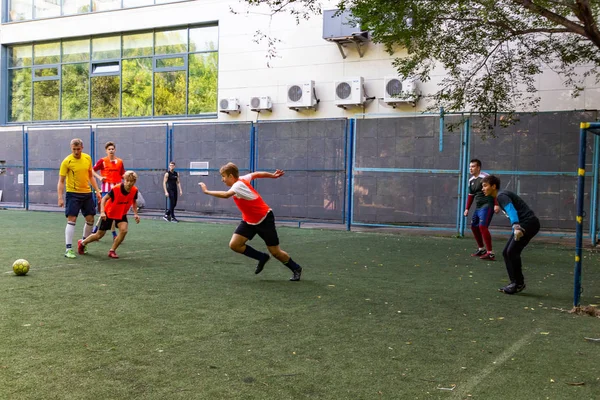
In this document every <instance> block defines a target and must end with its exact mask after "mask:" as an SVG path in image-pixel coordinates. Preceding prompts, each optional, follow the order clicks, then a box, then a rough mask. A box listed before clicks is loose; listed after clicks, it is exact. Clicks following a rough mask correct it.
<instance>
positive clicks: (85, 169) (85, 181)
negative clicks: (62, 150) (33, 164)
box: [59, 153, 92, 193]
mask: <svg viewBox="0 0 600 400" xmlns="http://www.w3.org/2000/svg"><path fill="white" fill-rule="evenodd" d="M91 171H92V157H90V156H89V155H88V154H85V153H81V157H80V158H79V159H77V158H75V157H73V154H69V155H68V156H67V157H66V158H65V159H64V160H63V162H62V163H61V164H60V172H59V175H60V176H66V177H67V179H66V181H67V182H66V187H67V192H73V193H90V192H91V191H92V189H91V188H90V175H91V173H92V172H91Z"/></svg>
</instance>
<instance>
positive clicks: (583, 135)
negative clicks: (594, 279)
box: [573, 122, 600, 307]
mask: <svg viewBox="0 0 600 400" xmlns="http://www.w3.org/2000/svg"><path fill="white" fill-rule="evenodd" d="M588 132H590V133H593V134H595V136H594V154H593V155H594V161H593V171H594V172H593V177H594V179H593V181H592V191H591V193H590V194H591V207H590V233H591V239H592V245H593V246H595V245H596V240H597V228H596V226H597V220H598V215H597V209H598V163H599V154H598V153H599V150H600V122H582V123H580V124H579V167H578V168H577V216H576V220H577V225H576V231H575V233H576V235H575V271H574V277H575V282H574V291H573V292H574V294H573V306H574V307H579V305H580V300H581V292H582V290H581V258H582V257H581V256H582V244H583V217H584V214H585V212H584V209H583V205H584V201H583V197H584V193H585V191H584V189H585V152H586V148H587V133H588Z"/></svg>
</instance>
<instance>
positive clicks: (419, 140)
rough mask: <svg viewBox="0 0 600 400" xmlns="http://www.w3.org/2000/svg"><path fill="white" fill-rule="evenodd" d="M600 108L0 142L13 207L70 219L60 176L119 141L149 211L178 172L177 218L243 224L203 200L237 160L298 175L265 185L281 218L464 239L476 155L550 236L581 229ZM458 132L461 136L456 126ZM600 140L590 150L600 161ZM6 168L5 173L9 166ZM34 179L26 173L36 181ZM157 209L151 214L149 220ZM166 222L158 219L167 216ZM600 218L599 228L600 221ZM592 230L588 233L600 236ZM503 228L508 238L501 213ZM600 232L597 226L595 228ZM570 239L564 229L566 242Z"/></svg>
mask: <svg viewBox="0 0 600 400" xmlns="http://www.w3.org/2000/svg"><path fill="white" fill-rule="evenodd" d="M597 118H598V113H597V112H596V111H581V112H579V111H571V112H552V113H538V114H522V115H520V121H519V122H518V123H517V124H515V125H512V126H510V127H508V128H504V129H497V130H496V132H497V135H496V137H487V138H484V137H483V136H482V135H481V132H477V131H474V130H473V128H472V126H473V122H475V121H476V116H475V117H472V116H468V115H462V114H460V115H450V116H448V115H446V116H444V118H443V119H442V118H441V117H440V116H439V115H412V116H401V117H387V116H380V115H379V116H378V115H373V116H371V115H361V116H358V117H357V118H352V119H345V118H340V119H321V120H318V119H317V120H293V121H260V122H256V123H250V122H240V123H231V122H228V123H218V122H207V123H173V124H166V123H165V124H143V125H141V124H140V125H135V124H131V125H99V126H95V127H93V126H89V125H83V126H36V127H22V128H21V127H19V128H15V129H14V130H10V131H3V132H0V137H2V143H3V144H2V146H1V147H0V168H3V169H0V171H4V173H3V174H2V175H0V190H2V197H1V199H0V206H1V207H16V208H25V209H32V208H39V207H43V208H45V209H52V207H56V210H58V207H57V206H56V204H57V199H56V183H57V181H58V167H59V165H60V162H61V161H62V159H63V158H64V157H65V156H67V155H68V154H69V152H70V149H69V142H70V140H71V139H72V138H74V137H80V138H81V139H83V140H84V152H88V153H90V154H91V155H92V157H93V159H94V161H96V160H98V159H99V158H101V157H103V156H104V155H105V152H104V143H105V142H107V141H109V140H110V141H113V142H115V143H116V147H117V156H118V157H120V158H122V159H123V161H124V164H125V167H126V169H133V170H136V171H137V172H138V174H139V177H140V178H139V181H138V187H139V188H140V191H141V193H142V194H143V196H144V198H145V200H146V207H147V208H148V209H150V210H162V209H163V208H164V207H165V205H166V199H165V196H164V191H163V189H162V182H163V177H164V174H165V172H166V169H167V166H168V162H169V161H170V160H174V161H176V162H177V170H178V171H179V172H180V176H181V183H182V188H183V192H184V194H183V196H181V198H180V199H179V201H178V205H177V209H178V211H180V212H181V213H186V215H188V216H189V217H193V218H205V217H211V218H236V219H237V218H239V213H238V211H237V209H236V208H235V205H234V203H233V202H232V201H226V200H222V199H217V198H214V197H211V196H206V195H204V194H203V193H202V192H201V190H200V188H199V186H198V185H197V183H198V182H200V181H203V182H205V183H206V184H207V185H208V187H209V188H210V189H220V188H222V189H225V187H223V184H222V183H221V181H220V175H219V173H218V170H219V168H220V166H221V165H223V164H225V163H227V162H229V161H231V162H234V163H236V164H237V165H238V167H239V168H240V173H241V174H244V173H247V172H250V171H257V170H274V169H277V168H279V169H283V170H285V171H286V178H284V179H278V180H270V179H262V180H257V181H255V182H256V183H255V184H256V187H257V189H258V190H259V192H260V193H261V195H262V196H263V197H264V198H265V200H266V201H267V203H268V204H269V205H270V206H271V207H272V208H273V210H274V211H275V214H276V215H277V218H278V219H279V220H281V221H297V222H298V223H299V224H301V223H304V222H326V223H336V224H345V225H346V227H347V228H351V227H352V226H383V227H403V228H412V227H418V228H424V229H431V230H434V229H437V230H449V231H456V232H457V233H458V234H464V231H465V227H466V226H467V224H468V220H467V219H466V218H464V217H463V216H462V213H463V210H464V206H465V202H466V194H467V193H466V192H467V181H468V169H469V168H468V166H469V160H470V159H471V158H478V159H480V160H481V161H482V162H483V171H485V172H488V173H493V174H496V175H498V176H499V177H500V179H501V181H502V188H503V189H508V190H511V191H514V192H516V193H518V194H519V195H520V196H522V197H523V198H524V199H525V201H526V202H527V203H528V204H529V205H530V206H531V207H532V209H533V210H534V211H535V212H536V214H537V215H538V216H539V218H540V220H541V222H542V230H543V232H544V233H545V234H553V233H554V232H565V231H566V232H570V231H572V230H574V228H575V215H576V207H575V204H576V202H575V200H576V199H575V196H576V186H577V172H576V171H577V158H578V152H579V144H578V137H579V136H578V135H579V123H580V122H582V121H595V120H596V119H597ZM450 125H452V126H454V127H455V129H454V130H450V129H448V126H450ZM599 140H600V139H598V136H597V135H593V137H590V138H588V141H587V151H588V154H593V155H595V153H597V152H598V150H597V149H598V147H599V142H598V141H599ZM589 159H590V160H592V161H591V162H590V163H588V167H589V168H588V169H589V171H591V174H589V175H587V177H586V178H585V179H586V188H587V190H586V193H585V198H584V204H585V212H586V214H587V215H590V216H593V217H594V218H597V217H598V212H597V210H598V196H597V195H595V194H594V193H593V192H594V191H597V185H598V165H597V164H598V162H599V161H598V159H599V157H597V156H593V157H589ZM2 161H3V163H2ZM26 171H28V173H25V172H26ZM150 213H151V211H150ZM156 215H158V214H156ZM596 222H597V221H596ZM590 226H592V227H596V226H598V224H597V223H596V224H591V225H590V223H589V218H588V219H587V221H586V223H585V226H584V227H585V229H586V231H587V232H589V235H587V236H588V237H595V235H592V234H591V232H590ZM492 227H493V228H497V227H500V228H504V227H506V228H508V222H507V220H506V219H505V218H502V217H501V216H495V217H494V220H493V222H492ZM594 229H595V228H594ZM561 234H563V233H561Z"/></svg>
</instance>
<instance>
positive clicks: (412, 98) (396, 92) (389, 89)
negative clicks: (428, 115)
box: [383, 76, 421, 107]
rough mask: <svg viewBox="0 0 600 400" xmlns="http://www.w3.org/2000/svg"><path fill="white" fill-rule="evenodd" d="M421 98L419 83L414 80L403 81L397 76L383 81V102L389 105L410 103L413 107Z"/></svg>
mask: <svg viewBox="0 0 600 400" xmlns="http://www.w3.org/2000/svg"><path fill="white" fill-rule="evenodd" d="M419 97H421V92H420V90H419V82H418V81H417V80H416V79H414V78H409V79H405V80H402V79H400V78H399V77H397V76H394V77H385V78H384V79H383V101H384V102H385V103H389V104H397V103H409V104H412V105H413V107H414V106H416V104H417V101H418V100H419Z"/></svg>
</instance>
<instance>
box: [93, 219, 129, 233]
mask: <svg viewBox="0 0 600 400" xmlns="http://www.w3.org/2000/svg"><path fill="white" fill-rule="evenodd" d="M113 221H115V226H116V227H117V228H118V227H119V224H120V223H121V222H127V215H123V218H121V219H111V218H108V217H106V219H105V220H102V222H100V227H98V230H99V231H110V230H111V228H112V223H113Z"/></svg>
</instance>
